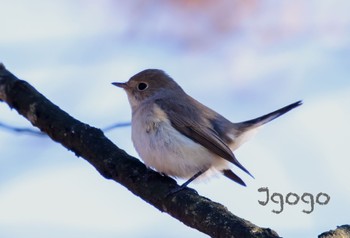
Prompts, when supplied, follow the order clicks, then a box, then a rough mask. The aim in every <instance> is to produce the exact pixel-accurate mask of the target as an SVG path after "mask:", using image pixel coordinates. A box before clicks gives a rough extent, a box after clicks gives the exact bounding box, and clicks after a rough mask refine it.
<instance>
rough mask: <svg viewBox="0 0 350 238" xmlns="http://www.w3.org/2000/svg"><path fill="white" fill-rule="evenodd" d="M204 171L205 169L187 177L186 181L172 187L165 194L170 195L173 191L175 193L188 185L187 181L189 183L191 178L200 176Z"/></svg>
mask: <svg viewBox="0 0 350 238" xmlns="http://www.w3.org/2000/svg"><path fill="white" fill-rule="evenodd" d="M206 171H207V169H205V170H200V171H198V172H197V173H196V174H195V175H193V176H192V177H191V178H189V179H188V180H187V181H186V182H184V183H183V184H181V185H180V186H179V187H177V188H174V189H172V190H171V191H170V192H169V193H168V194H167V196H169V195H171V194H174V193H177V192H180V191H181V190H182V189H184V188H186V187H187V185H188V184H189V183H191V182H192V181H193V180H195V179H196V178H198V177H199V176H201V175H202V174H203V173H205V172H206Z"/></svg>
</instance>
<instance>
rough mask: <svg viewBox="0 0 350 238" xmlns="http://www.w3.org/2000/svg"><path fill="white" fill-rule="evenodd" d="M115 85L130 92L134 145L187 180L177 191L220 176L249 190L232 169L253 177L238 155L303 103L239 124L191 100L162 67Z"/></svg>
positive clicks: (149, 161) (153, 163)
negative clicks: (254, 136) (265, 128)
mask: <svg viewBox="0 0 350 238" xmlns="http://www.w3.org/2000/svg"><path fill="white" fill-rule="evenodd" d="M112 84H113V85H114V86H117V87H120V88H122V89H124V91H125V92H126V94H127V97H128V101H129V104H130V106H131V112H132V119H131V131H132V132H131V135H132V136H131V137H132V141H133V144H134V147H135V149H136V151H137V153H138V154H139V156H140V157H141V159H142V160H143V161H144V163H145V164H146V166H147V167H150V168H153V169H155V170H157V171H158V172H160V173H161V174H165V175H167V176H170V177H174V178H182V179H186V182H184V183H183V184H182V185H181V186H180V187H179V188H178V189H176V191H174V192H178V191H180V190H182V189H183V188H185V187H187V185H188V184H189V183H191V182H192V181H193V180H195V179H197V178H198V177H200V178H208V177H212V175H213V174H220V173H221V174H223V175H224V176H226V177H227V178H229V179H231V180H233V181H235V182H236V183H238V184H240V185H242V186H246V184H245V182H244V181H243V180H242V179H241V178H240V177H239V176H238V175H237V174H236V173H235V172H233V171H232V167H233V166H237V167H238V168H239V169H241V170H242V171H244V172H245V173H247V174H248V175H250V176H251V177H253V176H252V174H251V173H250V172H249V171H248V170H247V169H246V168H245V167H244V166H243V165H242V164H241V163H240V162H239V161H238V160H237V158H236V157H235V155H234V154H233V151H235V150H236V149H237V148H238V147H240V146H241V145H242V144H243V143H244V142H245V141H246V140H247V139H249V138H250V136H251V135H252V134H254V132H256V130H257V129H258V128H260V127H261V126H263V125H264V124H266V123H268V122H270V121H271V120H273V119H275V118H277V117H279V116H281V115H283V114H285V113H286V112H288V111H290V110H292V109H294V108H296V107H298V106H300V105H301V104H302V101H297V102H294V103H292V104H290V105H287V106H285V107H282V108H280V109H278V110H276V111H273V112H271V113H268V114H266V115H263V116H261V117H258V118H255V119H252V120H247V121H243V122H238V123H234V122H231V121H229V120H228V119H226V118H225V117H224V116H222V115H220V114H219V113H217V112H215V111H214V110H212V109H210V108H209V107H207V106H205V105H203V104H202V103H200V102H199V101H197V100H196V99H194V98H192V97H191V96H189V95H188V94H187V93H186V92H185V91H184V90H183V89H182V88H181V87H180V85H178V84H177V83H176V82H175V80H173V79H172V78H171V77H170V76H169V75H168V74H166V73H165V72H164V71H163V70H160V69H146V70H143V71H141V72H139V73H137V74H135V75H134V76H132V77H131V78H130V79H129V80H128V81H127V82H113V83H112Z"/></svg>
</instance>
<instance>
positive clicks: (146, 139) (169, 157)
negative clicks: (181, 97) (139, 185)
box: [132, 104, 228, 178]
mask: <svg viewBox="0 0 350 238" xmlns="http://www.w3.org/2000/svg"><path fill="white" fill-rule="evenodd" d="M151 108H152V110H144V109H142V108H139V110H136V111H135V112H134V114H133V118H132V140H133V143H134V146H135V149H136V151H137V152H138V153H139V155H140V157H141V159H142V160H143V161H144V162H145V164H146V165H147V166H149V167H152V168H154V169H156V170H157V171H159V172H162V173H165V174H167V175H170V176H175V177H181V178H189V177H192V176H193V175H194V174H195V173H197V172H198V171H200V170H205V169H209V168H212V167H213V166H214V167H218V166H219V167H220V166H221V167H225V168H226V167H228V165H227V163H226V161H225V160H223V159H221V158H218V157H217V156H216V155H214V154H213V153H211V152H210V151H209V150H207V149H206V148H204V147H203V146H201V145H200V144H198V143H196V142H194V141H192V140H191V139H190V138H188V137H186V136H184V135H183V134H181V133H180V132H178V131H177V130H176V129H174V128H173V127H172V125H171V123H170V121H169V120H168V118H167V115H166V114H165V113H164V112H163V111H162V110H161V109H160V108H159V107H158V106H157V105H155V104H154V105H153V106H152V107H151Z"/></svg>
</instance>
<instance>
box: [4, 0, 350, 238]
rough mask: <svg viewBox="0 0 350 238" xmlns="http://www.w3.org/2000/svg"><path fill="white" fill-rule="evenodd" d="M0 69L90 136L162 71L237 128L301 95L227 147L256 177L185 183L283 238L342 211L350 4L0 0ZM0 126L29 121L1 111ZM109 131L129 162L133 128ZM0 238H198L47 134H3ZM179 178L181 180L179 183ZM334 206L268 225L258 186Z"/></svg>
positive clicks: (349, 101) (341, 218) (312, 233)
mask: <svg viewBox="0 0 350 238" xmlns="http://www.w3.org/2000/svg"><path fill="white" fill-rule="evenodd" d="M0 3H1V8H0V61H2V62H3V63H4V64H5V65H6V67H7V68H8V69H9V70H10V71H12V72H13V73H15V74H16V75H17V76H18V77H20V78H23V79H25V80H27V81H28V82H30V83H31V84H32V85H34V87H36V88H37V89H38V90H39V91H40V92H42V93H43V94H44V95H45V96H47V97H48V98H49V99H50V100H52V101H53V102H54V103H55V104H57V105H58V106H60V107H61V108H62V109H64V110H65V111H67V112H68V113H70V114H71V115H72V116H74V117H76V118H78V119H79V120H81V121H83V122H86V123H89V124H90V125H92V126H96V127H105V126H108V125H110V124H113V123H116V122H124V121H129V120H130V109H129V105H128V102H127V98H126V95H125V93H124V92H123V91H122V90H120V89H118V88H115V87H113V86H112V85H111V84H110V83H111V82H113V81H126V80H128V79H129V77H130V76H132V75H133V74H135V73H137V72H139V71H141V70H143V69H145V68H161V69H164V70H165V71H166V72H168V73H169V74H170V75H171V76H172V77H173V78H174V79H175V80H176V81H177V82H178V83H179V84H180V85H182V87H183V88H184V89H185V91H187V92H188V93H189V94H191V95H192V96H193V97H195V98H197V99H198V100H199V101H201V102H203V103H204V104H206V105H208V106H210V107H212V108H214V109H215V110H216V111H218V112H220V113H221V114H223V115H224V116H226V117H227V118H229V119H231V120H233V121H241V120H245V119H251V118H254V117H256V116H260V115H262V114H264V113H267V112H270V111H272V110H275V109H277V108H279V107H282V106H285V105H287V104H289V103H292V102H294V101H296V100H299V99H303V100H304V105H303V106H302V107H300V108H298V109H296V110H294V111H292V112H290V113H289V114H287V115H286V116H283V117H282V118H279V119H278V120H276V121H274V122H272V123H270V124H269V125H267V126H266V127H264V128H263V129H262V130H261V131H260V133H259V134H258V135H257V136H255V137H254V138H253V139H252V140H251V141H250V142H248V143H247V144H245V145H244V146H243V147H241V148H240V149H238V151H236V156H237V158H238V159H239V160H240V161H241V162H242V164H244V166H245V167H246V168H248V169H249V171H250V172H251V173H252V174H253V175H254V176H255V179H252V178H250V177H249V176H246V175H245V174H243V173H240V172H239V174H240V175H241V176H242V178H243V179H244V180H245V181H246V183H247V185H248V186H247V187H246V188H244V187H241V186H239V185H237V184H235V183H233V182H231V181H229V180H227V179H225V178H222V177H218V178H214V179H212V180H210V181H208V182H206V183H200V184H192V185H191V186H192V187H193V188H195V189H197V190H198V191H199V193H200V194H202V195H204V196H207V197H208V198H210V199H212V200H214V201H217V202H220V203H222V204H224V205H225V206H227V207H228V209H229V210H230V211H232V212H233V213H234V214H236V215H238V216H240V217H243V218H245V219H247V220H249V221H251V222H253V223H255V224H257V225H259V226H263V227H270V228H272V229H274V230H276V231H277V232H278V233H279V235H281V236H283V237H316V236H317V235H318V234H320V233H321V232H324V231H327V230H329V229H334V228H335V227H336V225H342V224H346V223H347V224H348V223H349V214H350V206H349V200H350V186H349V180H350V175H349V167H350V162H349V149H348V146H349V145H348V143H349V141H350V136H349V132H350V130H349V128H350V127H349V121H350V106H349V105H350V83H349V82H350V79H349V77H350V68H349V67H350V63H349V62H350V14H349V9H350V2H349V1H346V0H343V1H342V0H337V1H334V0H332V1H331V0H329V1H327V0H321V1H316V0H313V1H301V0H297V1H277V0H275V1H272V0H271V1H254V0H250V1H243V0H242V1H230V0H222V1H210V0H205V1H185V0H181V1H156V0H154V1H136V0H135V1H112V0H103V1H92V0H90V1H68V0H65V1H39V0H33V1H16V0H15V1H10V0H1V1H0ZM0 121H1V122H4V123H8V124H11V125H16V126H23V127H30V124H29V123H28V122H27V121H26V120H25V119H23V118H22V117H20V116H18V114H17V113H16V112H15V111H11V110H10V109H9V108H8V107H7V105H6V104H3V103H2V104H0ZM106 135H107V136H108V137H109V138H110V139H111V140H113V141H114V142H115V143H116V144H117V145H118V146H120V147H121V148H123V149H124V150H126V151H127V152H128V153H130V154H132V155H134V156H137V154H136V152H135V151H134V149H133V146H132V143H131V139H130V128H122V129H116V130H114V131H112V132H108V133H106ZM0 149H1V157H0V237H7V238H8V237H9V238H12V237H14V238H18V237H26V238H31V237H33V238H34V237H35V238H41V237H42V238H43V237H87V238H95V237H96V238H97V237H185V236H186V237H207V236H206V235H204V234H202V233H200V232H198V231H196V230H193V229H191V228H189V227H186V226H184V225H183V224H182V223H181V222H179V221H177V220H175V219H173V218H171V217H170V216H168V215H167V214H162V213H160V212H159V211H158V210H156V209H155V208H153V207H152V206H150V205H149V204H147V203H145V202H144V201H142V200H141V199H139V198H138V197H135V196H134V195H133V194H131V193H130V192H129V191H128V190H127V189H125V188H124V187H122V186H120V185H119V184H117V183H115V182H112V181H107V180H105V179H103V178H102V177H101V176H100V175H99V174H98V173H97V172H96V171H95V169H94V168H93V167H92V166H90V165H89V164H88V163H87V162H85V161H84V160H83V159H81V158H77V157H75V156H74V154H73V153H71V152H69V151H67V150H66V149H65V148H63V147H62V146H61V145H59V144H56V143H54V142H52V141H51V140H49V139H48V138H41V137H36V136H32V135H27V134H13V133H9V132H7V131H4V130H0ZM179 182H182V181H179ZM260 187H269V189H270V191H271V192H279V193H283V194H287V193H288V192H295V193H298V194H299V195H302V194H303V193H304V192H309V193H312V194H314V195H316V194H318V193H319V192H324V193H327V194H329V195H330V196H331V201H330V202H329V204H328V205H326V206H319V205H317V204H316V205H315V210H314V212H313V213H311V214H310V215H307V214H305V213H303V212H302V210H303V209H309V206H307V205H305V204H302V203H299V204H298V205H296V206H285V208H284V211H283V212H282V213H281V214H279V215H276V214H274V213H272V212H271V210H272V209H277V208H278V207H277V205H276V204H272V203H271V202H270V203H269V204H268V205H267V206H265V207H264V206H261V205H259V204H258V200H262V199H264V196H263V195H262V194H261V193H259V192H258V191H257V190H258V189H259V188H260Z"/></svg>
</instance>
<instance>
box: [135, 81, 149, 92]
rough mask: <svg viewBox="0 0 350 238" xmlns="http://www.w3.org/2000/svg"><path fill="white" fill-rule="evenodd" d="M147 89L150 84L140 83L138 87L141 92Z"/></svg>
mask: <svg viewBox="0 0 350 238" xmlns="http://www.w3.org/2000/svg"><path fill="white" fill-rule="evenodd" d="M146 88H148V84H147V83H139V84H138V85H137V89H138V90H140V91H143V90H145V89H146Z"/></svg>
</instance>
